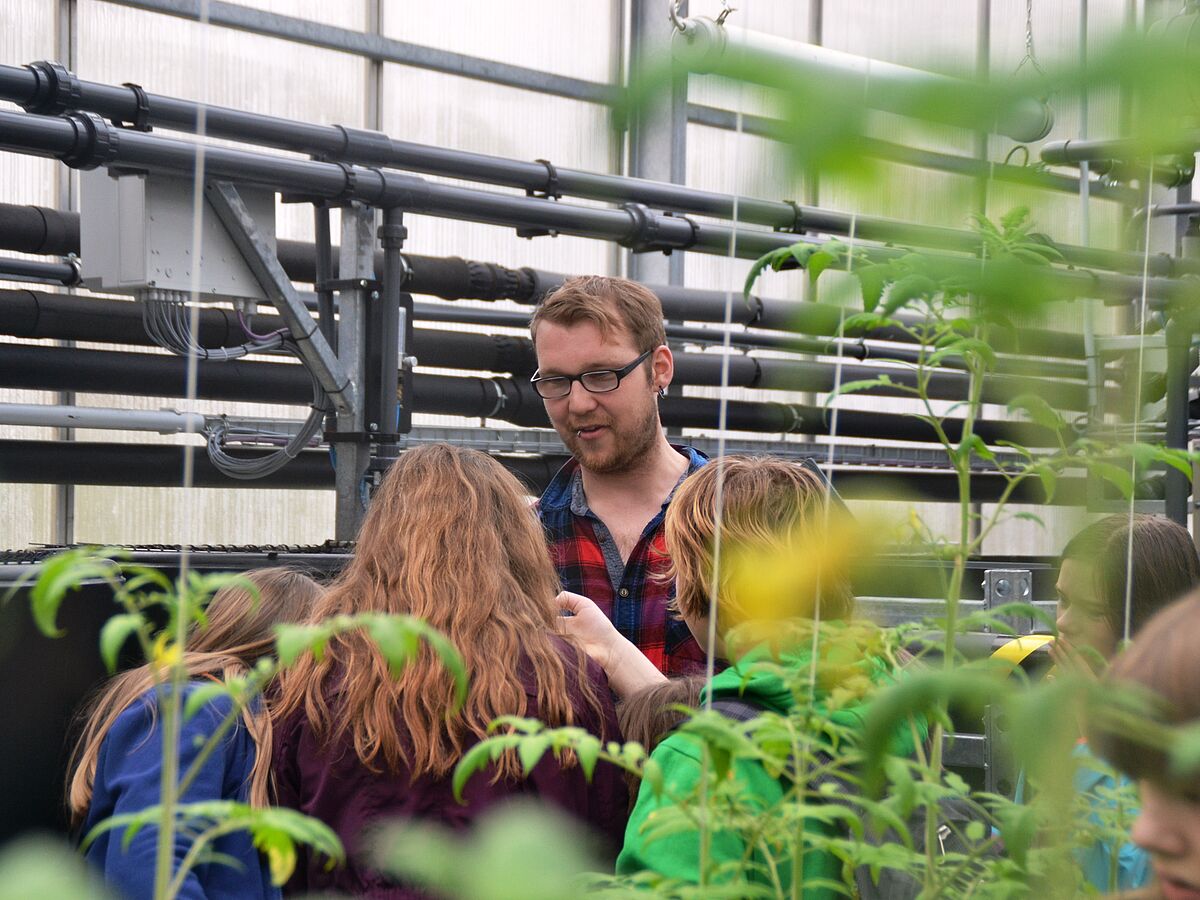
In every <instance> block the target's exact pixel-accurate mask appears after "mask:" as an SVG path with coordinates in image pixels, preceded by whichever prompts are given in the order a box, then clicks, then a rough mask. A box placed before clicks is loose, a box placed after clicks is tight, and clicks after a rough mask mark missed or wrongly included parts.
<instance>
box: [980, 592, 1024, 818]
mask: <svg viewBox="0 0 1200 900" xmlns="http://www.w3.org/2000/svg"><path fill="white" fill-rule="evenodd" d="M1032 599H1033V573H1032V572H1031V571H1030V570H1029V569H986V570H985V571H984V573H983V608H984V609H985V610H990V609H997V608H998V607H1001V606H1004V605H1005V604H1007V603H1029V602H1030V601H1031V600H1032ZM1004 618H1005V621H1007V622H1008V623H1009V624H1010V625H1011V626H1012V627H1013V630H1014V631H1016V632H1017V633H1018V634H1028V633H1029V632H1030V631H1032V630H1033V619H1032V618H1031V617H1030V616H1025V615H1023V616H1005V617H1004ZM984 630H985V631H991V630H992V629H991V628H986V627H985V629H984ZM1004 732H1005V728H1004V721H1003V719H1002V717H1001V715H1000V710H999V709H998V708H997V707H996V706H994V705H989V706H988V707H987V708H986V709H985V710H984V712H983V743H984V772H983V780H984V790H986V791H988V792H990V793H998V794H1004V795H1008V796H1011V794H1012V790H1013V787H1014V783H1013V766H1012V758H1011V755H1010V754H1009V753H1008V752H1007V749H1006V748H1007V739H1006V735H1005V733H1004Z"/></svg>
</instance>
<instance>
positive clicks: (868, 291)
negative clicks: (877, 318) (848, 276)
mask: <svg viewBox="0 0 1200 900" xmlns="http://www.w3.org/2000/svg"><path fill="white" fill-rule="evenodd" d="M854 277H855V278H857V279H858V284H859V287H860V288H862V298H863V311H864V312H868V313H870V312H874V311H875V308H876V307H877V306H879V301H880V299H881V298H882V297H883V290H884V288H886V287H887V286H888V284H889V283H890V282H891V280H892V270H891V267H890V266H887V265H883V264H878V263H877V264H874V265H866V266H859V267H856V268H855V269H854Z"/></svg>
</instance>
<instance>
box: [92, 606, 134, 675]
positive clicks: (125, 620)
mask: <svg viewBox="0 0 1200 900" xmlns="http://www.w3.org/2000/svg"><path fill="white" fill-rule="evenodd" d="M141 627H142V617H141V616H140V615H139V614H137V613H121V614H120V615H116V616H113V617H112V618H111V619H109V620H108V621H107V622H105V623H104V627H103V628H101V629H100V658H101V659H103V660H104V666H105V668H107V669H108V671H109V672H110V673H112V672H116V671H117V656H118V655H119V654H120V652H121V648H122V647H124V646H125V641H127V640H128V639H129V637H130V635H132V634H134V633H135V632H136V631H137V630H138V629H139V628H141Z"/></svg>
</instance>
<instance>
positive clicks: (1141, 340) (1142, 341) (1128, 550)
mask: <svg viewBox="0 0 1200 900" xmlns="http://www.w3.org/2000/svg"><path fill="white" fill-rule="evenodd" d="M1153 203H1154V158H1153V157H1151V158H1150V171H1149V174H1148V175H1147V176H1146V229H1145V232H1144V234H1143V235H1142V292H1141V296H1140V298H1139V300H1138V356H1137V360H1138V361H1137V374H1136V377H1135V378H1134V395H1133V396H1134V400H1133V435H1132V438H1131V442H1132V443H1134V444H1136V443H1137V440H1138V425H1139V424H1140V422H1141V420H1142V370H1143V367H1144V365H1145V355H1146V291H1147V286H1148V284H1149V280H1150V220H1151V218H1152V216H1151V206H1152V205H1153ZM1136 479H1137V459H1136V457H1134V456H1130V458H1129V480H1130V483H1131V484H1133V485H1135V486H1136ZM1136 504H1137V492H1136V490H1134V489H1132V488H1131V490H1130V491H1129V528H1128V532H1129V533H1128V535H1127V540H1126V542H1125V623H1124V628H1123V630H1122V635H1123V637H1124V639H1125V640H1126V641H1128V640H1129V638H1130V625H1131V622H1132V618H1133V516H1134V510H1135V506H1136Z"/></svg>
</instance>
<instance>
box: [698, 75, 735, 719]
mask: <svg viewBox="0 0 1200 900" xmlns="http://www.w3.org/2000/svg"><path fill="white" fill-rule="evenodd" d="M744 99H745V89H744V83H743V82H739V83H738V98H737V114H736V117H735V118H736V122H735V127H734V132H733V165H732V167H731V171H732V172H733V173H734V177H737V174H738V173H739V172H740V171H741V152H742V103H743V100H744ZM739 196H740V195H739V193H738V191H737V189H736V185H735V188H734V191H733V211H732V212H733V224H732V227H731V228H730V230H729V257H728V263H729V266H728V268H729V277H728V281H727V283H726V287H725V318H724V323H723V326H722V327H723V331H724V336H723V337H722V339H721V393H720V398H719V400H718V402H717V409H718V412H717V459H716V461H715V463H713V464H714V465H716V466H717V486H716V491H715V493H714V496H713V503H714V504H715V509H714V519H713V570H712V578H711V579H710V582H709V586H708V635H707V638H708V647H707V649H706V652H705V654H704V676H705V679H706V681H705V683H706V684H711V683H712V679H713V675H714V674H716V663H715V659H716V644H717V592H718V591H719V590H720V587H721V532H722V530H723V529H722V526H723V524H724V519H725V432H726V423H727V421H728V410H729V357H730V354H731V352H732V347H731V343H730V342H731V340H732V337H733V334H732V332H733V292H734V279H735V278H736V277H737V276H736V273H735V266H734V263H735V262H736V261H737V239H738V227H739V222H738V198H739ZM704 706H705V709H710V710H711V709H712V691H711V690H710V691H708V692H707V693H706V694H705V699H704Z"/></svg>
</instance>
